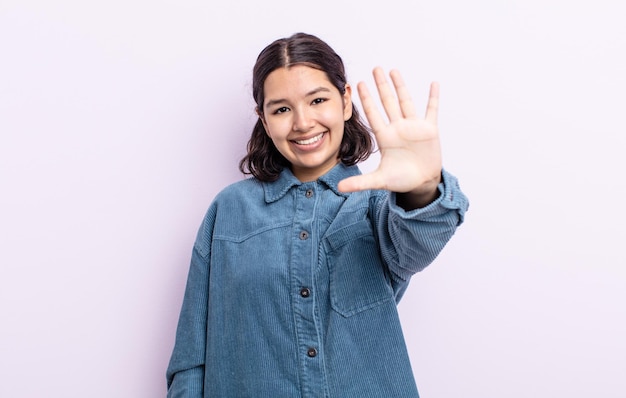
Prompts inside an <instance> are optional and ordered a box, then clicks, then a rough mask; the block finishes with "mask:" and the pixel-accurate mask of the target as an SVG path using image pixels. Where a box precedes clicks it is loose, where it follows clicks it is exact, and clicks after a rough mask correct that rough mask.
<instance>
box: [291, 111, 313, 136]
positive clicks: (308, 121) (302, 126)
mask: <svg viewBox="0 0 626 398" xmlns="http://www.w3.org/2000/svg"><path fill="white" fill-rule="evenodd" d="M313 127H315V120H314V118H313V115H312V114H311V111H310V110H308V109H306V108H304V109H298V110H297V111H295V112H294V119H293V131H297V132H307V131H309V130H311V129H312V128H313Z"/></svg>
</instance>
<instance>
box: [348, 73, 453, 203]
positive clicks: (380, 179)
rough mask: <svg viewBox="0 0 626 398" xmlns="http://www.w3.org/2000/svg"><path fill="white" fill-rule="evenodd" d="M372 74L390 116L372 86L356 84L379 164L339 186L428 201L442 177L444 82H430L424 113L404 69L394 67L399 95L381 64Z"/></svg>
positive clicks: (409, 199)
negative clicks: (440, 116) (440, 112)
mask: <svg viewBox="0 0 626 398" xmlns="http://www.w3.org/2000/svg"><path fill="white" fill-rule="evenodd" d="M373 74H374V81H375V83H376V87H377V89H378V94H379V96H380V99H381V102H382V105H383V108H384V109H385V113H386V114H387V118H388V120H389V121H388V122H386V121H385V119H384V118H383V116H382V115H381V113H380V112H379V111H378V109H377V107H376V104H375V103H374V99H373V98H372V96H371V95H370V93H369V90H368V88H367V86H366V85H365V84H364V83H363V82H361V83H359V84H358V86H357V88H358V92H359V97H360V98H361V103H362V105H363V111H364V112H365V116H366V117H367V120H368V121H369V124H370V126H371V127H372V130H373V132H374V137H375V139H376V142H377V143H378V147H379V148H380V164H379V166H378V168H377V169H376V170H375V171H373V172H372V173H369V174H364V175H360V176H355V177H350V178H347V179H345V180H343V181H341V182H340V183H339V189H340V190H342V191H344V192H353V191H361V190H366V189H385V190H389V191H393V192H398V193H403V194H404V195H403V196H402V195H399V197H398V200H399V201H400V197H401V196H402V198H403V200H406V203H407V205H408V207H413V208H414V207H420V206H423V205H426V204H428V203H429V202H430V201H432V200H434V199H435V198H436V195H437V185H438V184H439V182H440V179H441V167H442V164H441V148H440V143H439V131H438V128H437V111H438V105H439V86H438V84H437V83H432V84H431V86H430V96H429V99H428V106H427V109H426V115H425V117H424V118H420V117H418V116H417V113H416V111H415V107H414V105H413V101H412V100H411V97H410V95H409V92H408V90H407V87H406V85H405V84H404V81H403V80H402V76H401V75H400V72H398V71H397V70H392V71H391V72H390V76H391V81H392V82H393V87H394V88H395V92H396V94H397V97H396V95H394V92H393V88H392V87H391V85H390V84H389V82H388V81H387V79H386V77H385V75H384V72H383V70H382V69H381V68H375V69H374V72H373ZM403 207H405V208H406V207H407V206H403Z"/></svg>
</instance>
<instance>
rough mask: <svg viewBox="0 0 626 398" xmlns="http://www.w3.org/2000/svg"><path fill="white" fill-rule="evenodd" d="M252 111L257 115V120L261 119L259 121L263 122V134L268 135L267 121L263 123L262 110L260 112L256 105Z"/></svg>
mask: <svg viewBox="0 0 626 398" xmlns="http://www.w3.org/2000/svg"><path fill="white" fill-rule="evenodd" d="M254 111H255V112H256V114H257V116H258V117H259V120H260V121H261V123H262V124H263V128H264V129H265V134H267V135H268V136H269V135H270V134H269V130H268V128H267V123H265V116H263V112H261V111H260V110H259V107H256V108H255V109H254Z"/></svg>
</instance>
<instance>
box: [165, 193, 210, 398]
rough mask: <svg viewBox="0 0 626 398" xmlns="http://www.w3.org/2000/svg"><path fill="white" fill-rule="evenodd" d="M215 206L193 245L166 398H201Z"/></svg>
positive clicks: (205, 219) (169, 369)
mask: <svg viewBox="0 0 626 398" xmlns="http://www.w3.org/2000/svg"><path fill="white" fill-rule="evenodd" d="M216 207H217V206H216V205H215V204H213V205H212V206H211V207H210V208H209V210H208V212H207V214H206V216H205V218H204V221H203V223H202V225H201V226H200V229H199V231H198V235H197V237H196V242H195V244H194V248H193V252H192V256H191V265H190V268H189V274H188V278H187V286H186V289H185V296H184V299H183V306H182V310H181V313H180V318H179V321H178V328H177V331H176V343H175V345H174V351H173V353H172V357H171V359H170V363H169V366H168V368H167V373H166V376H167V387H168V391H167V397H168V398H182V397H185V398H193V397H198V398H199V397H202V396H203V390H204V365H205V363H204V361H205V351H206V331H207V311H208V290H209V271H210V264H209V258H210V248H211V235H212V230H213V225H214V223H215V215H216Z"/></svg>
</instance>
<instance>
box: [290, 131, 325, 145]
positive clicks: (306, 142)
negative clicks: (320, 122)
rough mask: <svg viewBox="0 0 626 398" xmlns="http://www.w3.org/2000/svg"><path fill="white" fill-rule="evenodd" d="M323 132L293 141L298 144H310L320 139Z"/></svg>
mask: <svg viewBox="0 0 626 398" xmlns="http://www.w3.org/2000/svg"><path fill="white" fill-rule="evenodd" d="M324 134H325V133H320V134H319V135H316V136H315V137H311V138H309V139H308V140H294V141H293V142H295V143H296V144H298V145H311V144H314V143H316V142H317V141H319V140H321V139H322V137H323V136H324Z"/></svg>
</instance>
